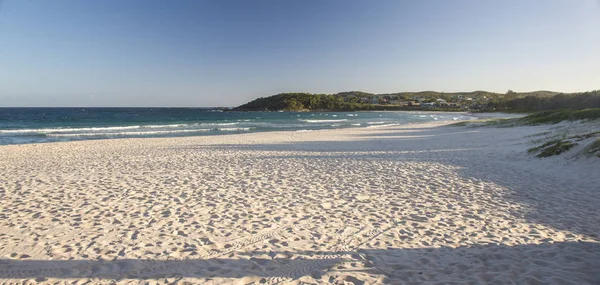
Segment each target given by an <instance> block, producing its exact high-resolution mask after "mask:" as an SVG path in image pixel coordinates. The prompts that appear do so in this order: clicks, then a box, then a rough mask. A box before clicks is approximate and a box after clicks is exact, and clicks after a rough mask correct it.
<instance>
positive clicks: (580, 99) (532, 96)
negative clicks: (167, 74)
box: [233, 90, 600, 111]
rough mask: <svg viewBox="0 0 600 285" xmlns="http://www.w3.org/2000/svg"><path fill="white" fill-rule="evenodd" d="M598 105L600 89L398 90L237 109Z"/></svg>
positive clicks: (286, 98)
mask: <svg viewBox="0 0 600 285" xmlns="http://www.w3.org/2000/svg"><path fill="white" fill-rule="evenodd" d="M561 108H563V109H585V108H600V91H591V92H585V93H572V94H565V93H558V92H553V91H535V92H522V93H517V92H513V91H510V90H509V91H508V92H507V93H505V94H500V93H494V92H488V91H472V92H453V93H445V92H435V91H422V92H398V93H389V94H373V93H368V92H362V91H346V92H340V93H337V94H310V93H282V94H277V95H273V96H269V97H261V98H258V99H256V100H253V101H251V102H248V103H246V104H244V105H241V106H239V107H237V108H234V109H233V110H237V111H316V110H328V111H356V110H414V109H428V110H456V111H458V110H485V111H494V110H496V111H498V110H548V109H561Z"/></svg>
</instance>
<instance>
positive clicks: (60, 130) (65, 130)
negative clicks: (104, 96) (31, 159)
mask: <svg viewBox="0 0 600 285" xmlns="http://www.w3.org/2000/svg"><path fill="white" fill-rule="evenodd" d="M140 127H141V126H124V127H103V128H96V127H94V128H56V129H22V130H0V134H27V133H35V134H47V133H68V132H98V131H115V130H131V129H139V128H140Z"/></svg>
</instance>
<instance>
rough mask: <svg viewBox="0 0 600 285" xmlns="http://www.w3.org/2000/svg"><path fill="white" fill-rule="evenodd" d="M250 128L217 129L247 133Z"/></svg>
mask: <svg viewBox="0 0 600 285" xmlns="http://www.w3.org/2000/svg"><path fill="white" fill-rule="evenodd" d="M250 129H252V128H218V129H217V130H219V131H229V132H231V131H249V130H250Z"/></svg>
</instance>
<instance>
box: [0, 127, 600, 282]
mask: <svg viewBox="0 0 600 285" xmlns="http://www.w3.org/2000/svg"><path fill="white" fill-rule="evenodd" d="M453 122H454V121H451V122H436V123H424V124H407V125H397V126H389V127H381V128H347V129H329V130H315V131H310V132H297V131H284V132H261V133H244V134H227V135H219V136H199V137H177V138H126V139H110V140H88V141H70V142H61V143H43V144H23V145H4V146H0V160H2V161H3V162H5V163H4V164H3V165H0V173H3V174H2V176H1V177H2V179H0V189H4V190H3V191H1V192H0V197H1V198H2V199H3V201H4V205H3V207H2V211H0V214H1V215H2V219H0V244H2V245H3V246H2V247H0V281H1V282H24V281H26V280H35V279H38V281H40V282H41V283H54V282H63V281H64V282H66V281H69V282H70V281H81V282H84V281H92V282H113V281H118V282H132V283H138V282H140V281H158V282H169V283H171V282H175V281H177V282H191V283H208V284H219V283H226V284H229V283H243V284H251V283H253V282H255V283H262V282H267V283H277V282H280V283H287V282H307V283H315V284H320V283H325V284H326V283H335V282H351V283H356V282H368V283H371V284H388V283H421V282H433V283H452V282H454V283H468V282H477V283H493V282H499V283H505V282H513V283H519V282H527V283H534V282H539V283H544V284H563V283H566V282H572V283H578V284H594V283H597V282H598V281H600V275H599V274H598V273H597V272H596V269H597V268H598V267H599V266H600V255H598V253H599V252H600V243H599V242H600V217H598V215H597V214H595V213H597V205H599V204H600V193H599V192H600V191H598V190H597V185H600V177H598V175H594V173H596V174H597V168H594V166H597V165H588V164H587V163H588V162H587V161H585V160H581V161H569V160H565V158H564V157H553V158H549V159H537V158H535V157H533V156H528V155H527V148H528V147H529V145H530V140H531V137H530V136H532V135H535V134H538V133H542V132H545V131H547V130H549V129H551V128H552V126H535V127H513V128H501V129H499V128H485V127H481V128H468V127H459V126H452V127H451V126H446V125H448V124H451V123H453ZM590 166H592V167H590ZM69 259H72V260H69Z"/></svg>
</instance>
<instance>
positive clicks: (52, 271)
mask: <svg viewBox="0 0 600 285" xmlns="http://www.w3.org/2000/svg"><path fill="white" fill-rule="evenodd" d="M599 250H600V244H598V243H585V242H565V243H554V244H537V245H520V246H506V245H474V246H470V247H459V248H419V249H400V248H389V249H364V250H358V251H356V252H322V251H317V252H302V251H301V252H247V253H243V252H242V253H239V257H240V258H239V259H222V258H214V259H206V260H202V259H189V260H163V261H160V260H137V259H136V260H132V259H123V260H113V261H106V260H102V261H96V260H65V261H47V260H7V259H5V260H0V278H4V279H7V278H17V279H28V278H76V279H81V278H86V279H87V278H100V279H112V280H119V279H150V278H173V277H175V278H205V279H210V278H215V277H222V278H243V277H245V276H257V277H264V278H291V279H296V278H299V277H302V276H311V278H315V279H325V280H324V281H329V282H332V281H334V280H335V279H336V278H339V277H340V276H344V275H346V276H347V275H349V274H352V275H354V276H355V277H352V278H353V279H352V280H354V281H353V283H355V284H360V283H361V281H360V280H361V279H363V278H361V276H365V275H370V276H384V279H383V280H384V281H388V282H397V281H399V282H425V281H427V282H441V283H444V284H449V283H456V284H466V283H481V282H483V283H487V282H501V283H540V284H545V283H548V282H557V283H559V284H570V282H572V281H573V280H577V282H578V283H579V284H598V282H600V271H598V270H597V269H598V268H600V256H599V255H598V253H599V252H600V251H599ZM281 254H283V255H284V256H289V257H287V258H276V257H275V256H276V255H281ZM254 256H262V258H255V257H254ZM265 256H271V258H268V257H267V258H265ZM273 257H275V258H273ZM550 264H552V265H553V266H548V265H550ZM326 270H327V271H328V272H327V273H326V272H325V271H326ZM380 280H381V279H380ZM384 283H385V282H384Z"/></svg>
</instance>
